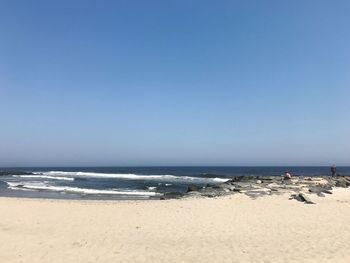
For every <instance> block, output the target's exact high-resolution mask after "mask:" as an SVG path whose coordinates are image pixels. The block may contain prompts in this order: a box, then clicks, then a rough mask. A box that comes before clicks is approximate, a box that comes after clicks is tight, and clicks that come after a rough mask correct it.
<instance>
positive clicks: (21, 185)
mask: <svg viewBox="0 0 350 263" xmlns="http://www.w3.org/2000/svg"><path fill="white" fill-rule="evenodd" d="M7 184H8V186H9V188H10V189H13V190H38V191H40V190H46V191H54V192H65V193H75V194H99V195H130V196H157V195H160V194H159V193H156V192H148V191H138V190H127V191H126V190H118V189H108V190H98V189H90V188H80V187H68V186H53V185H48V184H45V183H41V182H38V183H26V182H16V183H14V182H7Z"/></svg>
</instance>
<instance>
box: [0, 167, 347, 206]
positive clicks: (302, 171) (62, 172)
mask: <svg viewBox="0 0 350 263" xmlns="http://www.w3.org/2000/svg"><path fill="white" fill-rule="evenodd" d="M337 169H338V170H337V171H338V173H339V174H343V175H349V174H350V167H338V168H337ZM287 170H288V171H290V172H291V173H292V175H294V176H319V175H330V168H329V167H325V166H317V167H311V166H305V167H302V166H299V167H280V166H278V167H266V166H264V167H256V166H255V167H243V166H242V167H237V166H235V167H213V166H210V167H204V166H196V167H188V166H187V167H164V166H162V167H50V168H47V167H46V168H44V167H31V168H25V167H23V168H0V171H6V172H7V174H6V175H2V176H0V196H9V197H31V198H55V199H57V198H59V199H124V200H139V199H160V197H162V196H164V194H167V193H180V194H181V193H185V192H186V191H187V188H188V186H189V185H196V186H206V185H208V184H210V185H215V184H220V183H223V182H225V181H227V180H229V179H230V178H231V177H234V176H280V175H282V174H283V173H284V172H285V171H287ZM19 171H21V172H26V173H32V174H21V173H19ZM11 172H12V173H13V174H12V173H11ZM0 174H1V173H0ZM3 174H4V173H3Z"/></svg>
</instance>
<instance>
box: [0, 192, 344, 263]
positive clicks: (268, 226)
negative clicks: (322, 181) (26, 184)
mask: <svg viewBox="0 0 350 263" xmlns="http://www.w3.org/2000/svg"><path fill="white" fill-rule="evenodd" d="M288 197H289V196H288V195H283V196H271V197H270V196H269V197H263V198H260V199H257V200H251V199H249V198H248V197H246V196H243V195H238V194H237V195H234V196H228V197H221V198H216V199H182V200H167V201H70V200H39V199H17V198H16V199H12V198H0V262H4V263H12V262H25V263H29V262H30V263H36V262H45V263H56V262H84V263H86V262H344V263H345V262H350V224H349V221H350V203H349V202H350V189H336V190H335V191H334V194H333V195H331V196H328V195H327V197H326V198H318V197H316V196H312V199H313V200H314V201H316V202H317V204H316V205H308V204H303V203H300V202H297V201H296V200H288Z"/></svg>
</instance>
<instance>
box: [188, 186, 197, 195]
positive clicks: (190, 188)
mask: <svg viewBox="0 0 350 263" xmlns="http://www.w3.org/2000/svg"><path fill="white" fill-rule="evenodd" d="M193 191H199V187H198V186H196V185H189V186H188V187H187V193H188V192H193Z"/></svg>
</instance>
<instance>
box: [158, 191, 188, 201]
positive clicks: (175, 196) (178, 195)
mask: <svg viewBox="0 0 350 263" xmlns="http://www.w3.org/2000/svg"><path fill="white" fill-rule="evenodd" d="M181 197H183V194H182V193H179V192H169V193H164V195H163V196H162V197H161V198H160V199H161V200H166V199H178V198H181Z"/></svg>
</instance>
